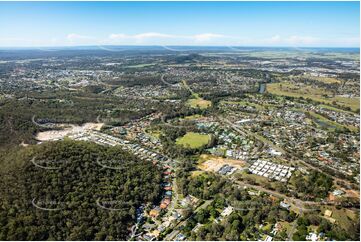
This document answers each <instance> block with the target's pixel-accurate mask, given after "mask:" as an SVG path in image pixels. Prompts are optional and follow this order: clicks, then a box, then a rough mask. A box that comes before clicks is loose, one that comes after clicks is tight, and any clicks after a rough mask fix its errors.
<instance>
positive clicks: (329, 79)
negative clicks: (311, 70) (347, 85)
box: [302, 75, 342, 84]
mask: <svg viewBox="0 0 361 242" xmlns="http://www.w3.org/2000/svg"><path fill="white" fill-rule="evenodd" d="M302 77H305V78H309V79H312V80H316V81H320V82H324V83H328V84H332V83H338V84H340V83H341V82H342V81H341V80H339V79H336V78H333V77H323V76H310V75H304V76H302Z"/></svg>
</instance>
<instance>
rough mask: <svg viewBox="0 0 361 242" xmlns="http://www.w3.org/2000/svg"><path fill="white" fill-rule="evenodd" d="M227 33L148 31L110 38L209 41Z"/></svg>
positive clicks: (143, 40) (119, 39) (121, 39)
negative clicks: (175, 33) (191, 33)
mask: <svg viewBox="0 0 361 242" xmlns="http://www.w3.org/2000/svg"><path fill="white" fill-rule="evenodd" d="M225 37H226V36H225V35H221V34H213V33H204V34H196V35H172V34H163V33H157V32H147V33H140V34H135V35H127V34H123V33H120V34H110V35H109V39H110V40H112V41H136V42H138V43H139V42H145V41H147V40H149V39H152V40H159V41H162V40H166V39H168V40H169V39H174V40H183V41H184V40H187V41H192V42H207V41H211V40H213V39H215V38H225Z"/></svg>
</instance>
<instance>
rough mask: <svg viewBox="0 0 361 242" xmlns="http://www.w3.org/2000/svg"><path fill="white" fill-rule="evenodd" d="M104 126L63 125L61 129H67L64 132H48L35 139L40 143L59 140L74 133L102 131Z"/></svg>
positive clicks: (92, 124) (90, 124)
mask: <svg viewBox="0 0 361 242" xmlns="http://www.w3.org/2000/svg"><path fill="white" fill-rule="evenodd" d="M103 125H104V124H103V123H85V124H83V125H81V126H79V125H74V124H63V125H60V127H66V128H64V129H62V130H48V131H43V132H39V133H38V134H37V135H36V137H35V138H36V139H37V140H39V141H48V140H58V139H62V138H64V137H65V136H67V135H70V134H74V133H79V132H85V131H87V130H100V129H101V127H102V126H103Z"/></svg>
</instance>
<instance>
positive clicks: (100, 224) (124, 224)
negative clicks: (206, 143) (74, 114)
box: [0, 140, 161, 240]
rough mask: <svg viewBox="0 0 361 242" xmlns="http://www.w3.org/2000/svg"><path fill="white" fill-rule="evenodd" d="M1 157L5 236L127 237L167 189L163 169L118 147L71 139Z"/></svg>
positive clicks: (0, 212)
mask: <svg viewBox="0 0 361 242" xmlns="http://www.w3.org/2000/svg"><path fill="white" fill-rule="evenodd" d="M0 157H1V158H0V165H1V167H2V169H1V171H0V172H1V174H0V193H1V197H0V205H1V206H0V240H126V239H127V235H128V234H129V228H130V227H131V226H132V225H134V223H135V215H136V209H137V208H138V207H139V206H140V205H142V204H153V203H155V202H158V201H157V199H158V198H159V194H160V191H161V188H160V181H161V171H160V169H159V168H157V167H156V166H154V165H152V164H151V163H149V162H142V161H137V160H136V158H134V156H133V155H131V154H129V153H126V152H124V151H123V150H121V149H120V148H118V147H111V148H109V147H103V146H99V145H96V144H93V143H87V142H75V141H70V140H65V141H61V142H60V141H59V142H51V143H43V144H41V145H37V146H29V147H26V148H24V147H22V148H13V149H11V150H8V151H7V152H6V153H5V152H4V153H3V154H2V155H1V156H0Z"/></svg>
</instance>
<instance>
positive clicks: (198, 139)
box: [176, 132, 211, 149]
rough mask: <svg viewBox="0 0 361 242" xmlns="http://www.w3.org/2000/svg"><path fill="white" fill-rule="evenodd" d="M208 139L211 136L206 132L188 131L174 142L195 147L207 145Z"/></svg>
mask: <svg viewBox="0 0 361 242" xmlns="http://www.w3.org/2000/svg"><path fill="white" fill-rule="evenodd" d="M210 139H211V136H210V135H208V134H199V133H194V132H188V133H186V134H185V135H184V136H183V137H181V138H178V139H177V141H176V144H177V145H182V146H185V147H190V148H192V149H195V148H200V147H202V146H204V145H207V144H208V142H209V141H210Z"/></svg>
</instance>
